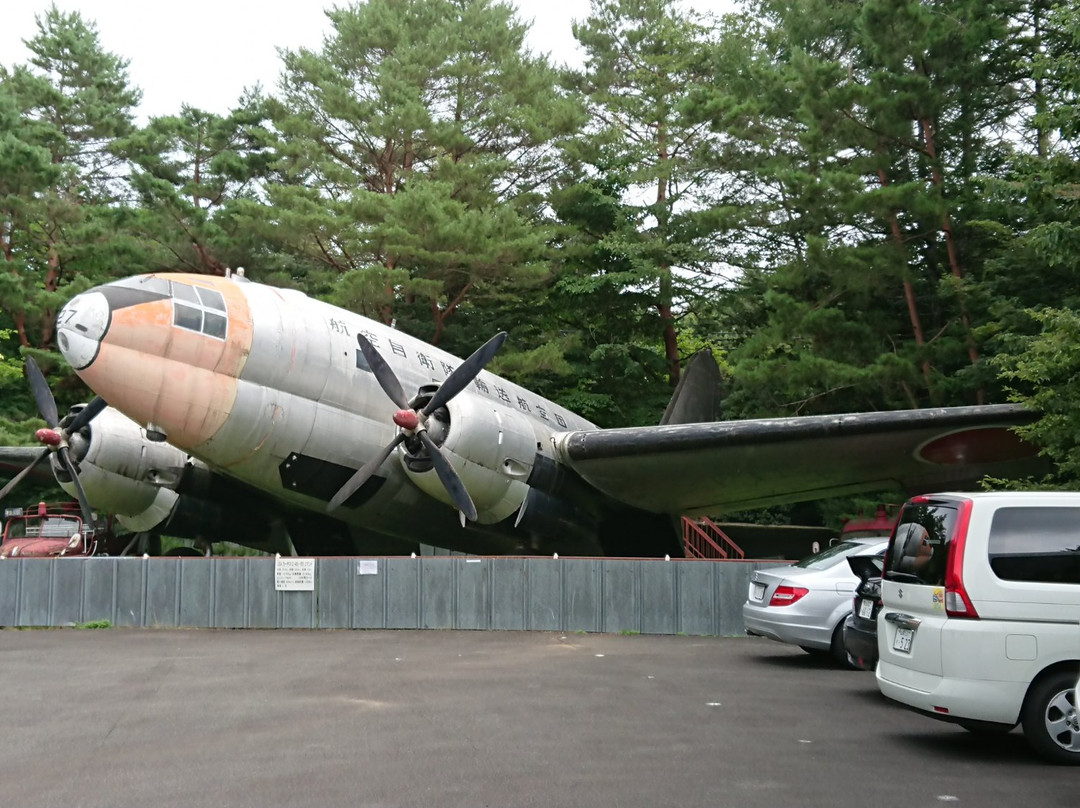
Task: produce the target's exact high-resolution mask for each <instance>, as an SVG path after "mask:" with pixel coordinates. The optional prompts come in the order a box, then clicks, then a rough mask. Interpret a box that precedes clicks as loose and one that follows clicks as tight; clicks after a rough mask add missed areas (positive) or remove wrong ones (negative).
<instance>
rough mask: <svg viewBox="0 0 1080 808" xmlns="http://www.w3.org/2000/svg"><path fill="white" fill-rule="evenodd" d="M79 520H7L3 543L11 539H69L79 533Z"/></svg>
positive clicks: (63, 518)
mask: <svg viewBox="0 0 1080 808" xmlns="http://www.w3.org/2000/svg"><path fill="white" fill-rule="evenodd" d="M80 524H81V520H80V519H79V518H78V517H74V516H71V517H68V516H51V515H50V516H47V517H45V518H44V519H43V518H41V517H40V516H19V517H13V518H11V519H9V520H8V524H7V527H6V528H5V530H4V541H9V540H11V539H70V538H71V537H72V536H73V535H74V534H76V533H78V532H79V525H80Z"/></svg>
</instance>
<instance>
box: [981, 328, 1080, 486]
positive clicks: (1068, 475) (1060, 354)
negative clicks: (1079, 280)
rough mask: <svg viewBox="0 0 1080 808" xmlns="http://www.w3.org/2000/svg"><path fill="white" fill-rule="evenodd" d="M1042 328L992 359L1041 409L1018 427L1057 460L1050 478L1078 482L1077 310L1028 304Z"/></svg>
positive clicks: (1019, 395)
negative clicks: (1028, 422) (1032, 419)
mask: <svg viewBox="0 0 1080 808" xmlns="http://www.w3.org/2000/svg"><path fill="white" fill-rule="evenodd" d="M1028 313H1029V315H1030V316H1031V318H1032V319H1033V320H1034V321H1035V322H1036V323H1038V324H1039V326H1040V327H1041V331H1040V333H1038V334H1036V335H1031V336H1019V337H1016V338H1015V340H1014V342H1013V351H1012V352H1011V353H1001V354H999V355H998V356H997V358H996V360H995V361H996V364H997V365H998V366H999V367H1000V368H1001V369H1002V375H1003V376H1004V378H1005V379H1007V380H1008V381H1009V383H1010V384H1011V385H1012V392H1013V397H1014V399H1015V400H1018V401H1022V402H1024V403H1025V404H1027V405H1028V406H1030V407H1031V408H1032V409H1033V410H1036V411H1037V412H1039V413H1041V417H1040V418H1039V420H1038V421H1036V422H1035V423H1034V424H1032V425H1030V426H1027V427H1024V428H1023V429H1021V430H1018V431H1019V432H1020V434H1021V435H1022V436H1023V437H1025V438H1027V439H1029V440H1031V441H1032V442H1033V443H1034V444H1035V445H1037V446H1041V447H1042V448H1043V453H1044V454H1045V455H1047V456H1048V457H1049V458H1050V459H1051V460H1052V461H1053V462H1054V463H1055V464H1056V467H1057V468H1056V473H1055V475H1054V477H1053V482H1054V483H1055V484H1057V485H1060V486H1063V487H1068V488H1077V487H1080V311H1076V310H1073V309H1055V308H1046V309H1042V310H1029V312H1028Z"/></svg>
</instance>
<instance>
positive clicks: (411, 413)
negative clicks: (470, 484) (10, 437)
mask: <svg viewBox="0 0 1080 808" xmlns="http://www.w3.org/2000/svg"><path fill="white" fill-rule="evenodd" d="M394 423H395V424H397V425H398V426H400V427H401V428H402V429H408V430H415V429H416V428H417V427H418V426H420V417H419V416H418V415H417V414H416V411H415V410H398V411H397V412H395V413H394ZM42 431H43V432H44V431H45V430H42Z"/></svg>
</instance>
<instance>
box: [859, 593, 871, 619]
mask: <svg viewBox="0 0 1080 808" xmlns="http://www.w3.org/2000/svg"><path fill="white" fill-rule="evenodd" d="M873 613H874V601H872V600H867V599H866V598H863V599H862V600H860V601H859V617H862V618H864V619H866V620H869V619H870V615H872V614H873Z"/></svg>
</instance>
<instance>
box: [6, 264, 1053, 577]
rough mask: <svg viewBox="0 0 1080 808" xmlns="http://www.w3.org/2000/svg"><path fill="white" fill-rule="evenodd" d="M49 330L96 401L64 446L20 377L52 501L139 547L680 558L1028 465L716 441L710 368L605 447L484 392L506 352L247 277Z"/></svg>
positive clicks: (542, 405)
mask: <svg viewBox="0 0 1080 808" xmlns="http://www.w3.org/2000/svg"><path fill="white" fill-rule="evenodd" d="M57 329H58V343H59V347H60V351H61V353H62V354H63V355H64V357H65V358H66V360H67V361H68V362H69V363H70V364H71V366H72V367H73V368H74V369H75V371H76V372H77V373H78V375H79V376H80V377H81V378H82V379H83V380H84V381H85V382H86V384H87V385H88V386H89V387H90V388H91V389H92V390H93V391H94V392H95V393H96V394H97V395H98V397H99V398H97V399H95V400H94V401H93V402H91V403H90V404H89V405H87V406H86V407H85V408H82V409H78V410H76V411H75V412H74V413H73V414H69V415H68V416H67V418H66V419H65V422H66V425H62V423H61V422H60V421H58V420H57V418H56V413H55V404H51V407H52V410H51V411H50V410H49V407H50V402H51V393H48V390H47V387H45V385H44V380H43V379H41V378H39V377H40V372H37V373H36V375H35V371H36V370H37V369H36V367H34V368H33V369H32V370H31V369H30V368H31V367H32V363H29V366H28V375H29V376H30V380H31V384H32V386H33V388H34V391H35V397H36V398H37V400H38V405H39V409H41V410H42V413H43V416H45V419H46V421H47V423H48V424H49V429H48V430H44V431H43V432H44V434H42V435H40V438H41V439H42V440H43V441H44V442H45V444H46V450H45V451H44V452H43V454H42V457H44V456H45V455H49V456H51V457H52V463H53V470H54V472H55V473H56V475H57V477H58V479H59V481H60V482H61V484H62V485H64V486H65V487H66V488H67V489H68V490H69V491H71V492H72V493H73V494H74V495H76V496H78V497H79V499H80V501H82V502H83V503H84V507H89V506H88V505H87V504H86V503H87V499H88V497H89V499H90V500H93V501H94V504H95V506H96V507H99V508H102V509H111V510H112V511H113V512H114V513H118V514H120V515H121V516H123V515H125V514H126V515H127V518H128V519H130V520H132V523H133V524H135V525H137V526H142V527H144V528H145V527H146V526H147V525H150V524H151V523H153V524H159V523H164V522H166V521H170V520H174V519H175V520H176V521H177V524H184V523H187V524H189V526H190V529H191V530H202V531H204V532H211V531H215V530H216V531H218V533H217V534H216V535H218V536H219V537H220V538H230V539H231V540H234V541H238V542H239V543H244V544H251V545H252V546H258V547H262V548H264V549H279V550H281V549H287V550H288V551H298V552H300V553H302V554H313V555H319V554H326V555H329V554H351V553H400V552H404V553H408V552H410V551H415V550H416V549H417V547H418V545H419V544H420V543H423V544H428V545H433V546H436V547H442V548H447V549H452V550H459V551H465V552H471V553H520V552H538V553H545V554H550V553H560V554H563V555H611V556H655V557H662V556H664V555H671V556H681V555H683V550H682V547H681V545H680V542H679V534H678V531H677V520H678V517H680V516H682V515H718V514H722V513H728V512H732V511H737V510H743V509H747V508H754V507H761V506H766V505H771V504H779V503H789V502H796V501H803V500H812V499H820V498H824V497H829V496H839V495H846V494H852V493H857V492H860V491H881V490H887V489H902V490H904V491H907V492H924V491H930V490H940V489H942V488H948V487H959V486H964V485H969V484H971V483H973V482H974V481H977V480H978V479H979V478H980V477H982V476H983V475H985V474H988V473H992V474H995V475H998V476H1011V475H1020V474H1025V473H1028V472H1030V471H1031V470H1032V469H1034V468H1037V467H1039V466H1040V465H1041V462H1040V461H1039V460H1038V458H1037V457H1036V452H1035V449H1034V448H1033V447H1031V446H1030V445H1028V444H1025V443H1024V442H1023V441H1021V440H1020V439H1019V438H1017V437H1016V436H1015V435H1014V433H1013V432H1012V431H1011V429H1010V428H1011V427H1014V426H1016V425H1019V424H1024V423H1029V422H1030V421H1031V420H1033V419H1034V417H1035V416H1034V415H1033V414H1032V413H1030V412H1027V411H1025V410H1024V409H1022V408H1020V407H1018V406H1014V405H990V406H975V407H954V408H939V409H922V410H908V411H899V412H872V413H858V414H848V415H831V416H811V417H799V418H778V419H762V420H746V421H714V420H712V419H713V417H714V414H715V412H716V406H717V405H716V402H717V400H718V387H719V371H718V369H717V367H716V363H715V361H714V360H713V359H712V357H711V355H709V354H699V355H697V356H696V357H694V358H693V359H692V360H691V362H690V363H689V364H688V366H687V369H686V371H685V373H684V375H683V380H682V382H681V383H680V385H679V387H678V388H677V389H676V391H675V394H674V396H673V397H672V400H671V403H670V404H669V405H668V408H667V411H666V412H665V414H664V418H663V420H662V421H661V423H660V425H658V426H651V427H632V428H623V429H607V430H604V429H599V428H597V427H596V426H595V425H594V424H592V423H590V422H588V421H587V420H585V419H584V418H582V417H580V416H578V415H576V414H574V413H572V412H570V411H568V410H566V409H565V408H563V407H561V406H559V405H558V404H556V403H554V402H552V401H548V400H546V399H544V398H542V397H540V396H538V395H536V394H535V393H532V392H530V391H529V390H526V389H524V388H522V387H519V386H518V385H516V384H514V383H512V382H510V381H507V380H505V379H502V378H500V377H498V376H496V375H494V374H493V373H491V372H490V371H488V370H486V369H485V366H486V365H487V364H488V362H489V361H490V360H491V359H492V357H493V356H494V355H495V353H496V352H497V351H498V350H499V347H500V346H501V345H502V342H503V340H504V339H505V334H499V335H497V336H495V337H494V338H492V339H491V340H490V341H489V342H487V343H486V344H485V345H483V346H482V347H481V348H479V349H478V350H477V351H476V352H475V353H474V354H473V355H472V356H470V357H469V358H467V359H465V360H464V361H462V360H459V359H457V358H455V357H453V356H451V355H449V354H447V353H445V352H443V351H441V350H439V349H437V348H435V347H432V346H431V345H428V344H425V343H423V342H421V341H420V340H417V339H414V338H412V337H410V336H409V335H407V334H404V333H401V332H399V331H397V330H395V329H393V328H390V327H388V326H386V325H383V324H381V323H378V322H374V321H372V320H369V319H366V318H364V317H361V316H359V315H356V314H353V313H351V312H348V311H345V310H342V309H339V308H335V307H333V306H331V305H329V304H327V303H324V302H320V301H318V300H314V299H312V298H309V297H307V296H306V295H304V294H303V293H301V292H298V291H293V290H286V289H278V288H274V287H271V286H266V285H262V284H258V283H255V282H252V281H250V280H248V279H247V278H245V277H244V276H243V274H242V272H238V273H235V274H232V273H231V274H230V276H228V277H214V276H206V275H189V274H150V275H141V276H136V277H132V278H127V279H124V280H120V281H116V282H114V283H109V284H106V285H103V286H99V287H96V288H94V289H92V290H90V291H87V292H84V293H82V294H79V295H77V296H76V297H75V298H73V299H72V300H71V301H70V302H69V303H68V304H67V305H66V306H65V307H64V308H63V309H62V311H61V312H60V313H59V315H58V317H57ZM106 401H107V402H108V403H109V405H110V406H108V407H106V406H105V403H104V402H106ZM76 467H79V468H76ZM80 480H81V482H80ZM13 482H15V481H13ZM83 489H85V490H83ZM7 490H10V486H9V487H8V489H5V491H4V492H3V493H6V492H7ZM0 498H2V494H0ZM181 512H183V513H181ZM181 517H182V518H181ZM222 531H231V532H232V533H233V535H231V536H226V535H224V534H223V533H222Z"/></svg>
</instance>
